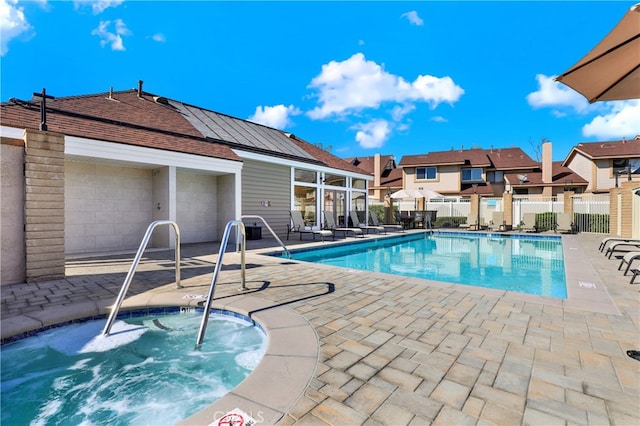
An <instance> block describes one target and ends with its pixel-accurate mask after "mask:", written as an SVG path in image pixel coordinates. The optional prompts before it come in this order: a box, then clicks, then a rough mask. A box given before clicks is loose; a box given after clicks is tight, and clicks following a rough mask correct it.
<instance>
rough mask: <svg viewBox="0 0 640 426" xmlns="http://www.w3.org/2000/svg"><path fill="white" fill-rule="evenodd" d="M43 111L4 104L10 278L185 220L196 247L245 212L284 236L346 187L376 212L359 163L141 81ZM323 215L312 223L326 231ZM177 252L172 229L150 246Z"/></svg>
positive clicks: (133, 241) (350, 200) (131, 245)
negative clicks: (293, 218) (295, 219)
mask: <svg viewBox="0 0 640 426" xmlns="http://www.w3.org/2000/svg"><path fill="white" fill-rule="evenodd" d="M34 95H35V94H34ZM41 106H42V103H41V98H40V100H38V99H34V101H22V100H18V99H11V100H10V101H9V102H5V103H2V105H1V107H0V108H1V110H0V112H1V114H0V136H1V141H2V144H1V146H0V148H1V149H2V176H3V191H2V200H1V201H2V205H3V209H2V235H3V238H2V258H3V267H2V282H3V283H5V282H16V281H19V280H21V279H23V280H24V279H25V277H24V274H25V273H26V279H28V280H29V279H31V280H35V279H38V277H42V276H49V277H51V276H56V275H60V274H62V275H63V274H64V256H65V255H68V254H79V253H92V252H105V251H113V250H123V249H125V250H126V249H135V248H137V247H138V245H139V244H140V241H141V239H142V236H143V235H144V232H145V230H146V228H147V226H148V225H149V224H150V223H151V222H152V221H154V220H159V219H162V220H172V221H175V222H176V223H177V224H178V225H179V227H180V233H181V241H182V242H183V243H190V242H204V241H216V240H219V239H220V238H221V237H222V235H221V234H222V231H223V230H224V227H225V225H226V223H227V222H228V221H230V220H233V219H236V218H239V217H240V216H241V215H259V216H262V217H264V218H265V219H266V220H267V222H268V223H269V225H270V226H271V227H272V228H273V229H274V230H276V232H278V233H280V234H284V233H286V229H287V227H288V224H289V210H291V209H295V208H301V206H303V208H304V209H306V212H308V213H315V211H317V210H319V209H324V208H326V207H327V206H326V205H323V204H321V200H322V199H323V197H324V194H325V191H326V192H327V193H328V192H331V191H334V190H336V189H339V190H340V191H341V192H342V194H343V195H344V198H345V201H346V203H345V207H344V208H345V209H349V208H353V207H355V204H356V203H360V204H361V205H366V202H365V203H364V204H362V203H363V201H366V193H367V185H368V181H369V180H370V179H371V178H370V176H369V175H368V174H367V173H364V172H363V171H362V170H361V169H358V168H357V167H355V166H353V165H352V164H350V163H349V162H346V161H344V160H342V159H340V158H338V157H335V156H333V155H332V154H330V153H328V152H326V151H323V150H321V149H319V148H318V147H316V146H314V145H311V144H309V143H307V142H305V141H303V140H301V139H299V138H297V137H295V136H294V135H291V134H288V133H285V132H282V131H280V130H277V129H273V128H270V127H267V126H263V125H260V124H256V123H252V122H249V121H246V120H241V119H238V118H235V117H231V116H228V115H225V114H221V113H217V112H214V111H210V110H207V109H204V108H200V107H196V106H193V105H189V104H186V103H183V102H179V101H176V100H172V99H168V98H165V97H162V96H157V95H154V94H152V93H148V92H145V91H143V90H142V82H140V83H139V85H138V88H137V89H133V90H126V91H116V92H113V91H109V92H108V93H99V94H93V95H84V96H70V97H59V98H55V99H51V98H48V99H46V108H45V111H46V114H42V109H41ZM23 163H24V164H25V165H24V167H23ZM327 177H332V182H334V184H333V185H329V184H328V183H325V182H327ZM335 177H339V179H336V178H335ZM298 179H299V181H298ZM25 206H26V207H25ZM329 207H333V206H329ZM345 213H346V212H336V215H338V214H340V215H344V214H345ZM320 216H321V215H315V214H311V215H307V219H310V220H312V222H311V223H310V224H311V225H314V226H321V224H320V223H319V220H320ZM251 222H252V223H253V220H251ZM25 240H26V243H25ZM172 245H173V240H172V238H171V232H170V228H159V229H158V232H154V236H153V239H152V242H151V244H150V247H151V246H156V247H169V246H172ZM23 247H26V249H22V248H23ZM24 250H26V253H25V252H24ZM54 257H55V259H54ZM25 259H26V260H25ZM61 259H62V270H60V269H59V267H60V262H61ZM10 264H13V265H14V266H15V265H17V266H16V267H15V268H9V267H8V266H9V265H10ZM25 264H26V265H25ZM47 264H56V265H57V266H56V267H57V268H58V269H57V271H58V272H52V270H51V268H49V267H46V266H42V265H47ZM34 265H40V266H38V267H36V266H34ZM5 266H7V267H5ZM38 268H39V269H38ZM9 269H11V270H15V271H19V270H22V271H23V274H22V275H23V276H22V277H21V276H20V273H19V272H18V273H17V274H13V276H9V275H10V274H9V272H7V271H9ZM24 271H26V272H24Z"/></svg>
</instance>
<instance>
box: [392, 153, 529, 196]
mask: <svg viewBox="0 0 640 426" xmlns="http://www.w3.org/2000/svg"><path fill="white" fill-rule="evenodd" d="M399 166H400V168H401V169H402V174H403V181H404V189H424V188H429V189H432V190H434V191H436V192H439V193H440V194H443V195H450V196H470V195H473V194H478V195H481V196H496V197H500V196H502V194H503V193H504V191H505V185H506V184H505V179H504V176H505V174H507V173H518V174H526V173H530V172H534V171H535V170H536V169H537V168H538V167H539V165H538V163H537V162H535V161H534V160H532V159H531V158H530V157H529V156H528V155H527V154H525V153H524V151H522V150H521V149H520V148H498V149H494V148H491V149H481V148H472V149H466V150H465V149H460V150H454V149H452V150H450V151H438V152H430V153H428V154H421V155H408V156H404V157H402V160H401V161H400V164H399Z"/></svg>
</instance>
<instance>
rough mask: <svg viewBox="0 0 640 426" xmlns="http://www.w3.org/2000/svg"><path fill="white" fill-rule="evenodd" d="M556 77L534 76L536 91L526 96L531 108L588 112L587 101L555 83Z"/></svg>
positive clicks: (573, 91)
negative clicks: (563, 108)
mask: <svg viewBox="0 0 640 426" xmlns="http://www.w3.org/2000/svg"><path fill="white" fill-rule="evenodd" d="M555 77H556V76H546V75H544V74H538V75H536V80H538V90H537V91H535V92H532V93H529V94H528V95H527V102H529V105H531V106H532V107H533V108H543V107H570V108H572V109H574V110H575V111H577V112H581V113H586V112H587V111H589V102H588V101H587V99H586V98H585V97H584V96H582V95H581V94H579V93H578V92H576V91H575V90H573V89H571V88H569V87H567V86H565V85H564V84H562V83H558V82H557V81H555Z"/></svg>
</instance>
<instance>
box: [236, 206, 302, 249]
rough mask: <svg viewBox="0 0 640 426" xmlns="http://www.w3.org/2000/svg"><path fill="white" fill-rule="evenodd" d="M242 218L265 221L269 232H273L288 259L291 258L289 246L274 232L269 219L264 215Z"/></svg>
mask: <svg viewBox="0 0 640 426" xmlns="http://www.w3.org/2000/svg"><path fill="white" fill-rule="evenodd" d="M240 219H260V220H261V221H262V223H264V226H266V227H267V229H268V230H269V232H271V235H273V238H275V239H276V241H277V242H278V244H280V247H282V249H283V250H284V252H285V254H286V255H287V259H291V253H290V252H289V249H288V248H287V246H285V245H284V243H283V242H282V240H281V239H280V238H278V235H276V233H275V232H273V229H271V227H270V226H269V224H268V223H267V221H266V220H264V218H263V217H262V216H258V215H243V216H240ZM236 250H237V249H236Z"/></svg>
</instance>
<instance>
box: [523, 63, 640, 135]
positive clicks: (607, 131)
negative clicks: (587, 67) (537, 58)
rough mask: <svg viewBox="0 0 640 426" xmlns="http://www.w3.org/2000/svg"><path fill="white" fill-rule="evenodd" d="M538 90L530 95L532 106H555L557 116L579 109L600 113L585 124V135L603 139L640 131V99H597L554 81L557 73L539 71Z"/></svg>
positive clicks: (585, 112) (580, 110)
mask: <svg viewBox="0 0 640 426" xmlns="http://www.w3.org/2000/svg"><path fill="white" fill-rule="evenodd" d="M536 79H537V80H538V90H537V91H535V92H532V93H530V94H529V95H527V101H528V102H529V105H531V106H532V107H533V108H543V107H548V108H553V110H552V114H553V115H554V116H555V117H557V118H563V117H566V116H568V115H570V113H571V112H577V113H579V114H581V115H585V114H590V115H593V114H597V115H596V116H595V117H594V118H593V119H591V122H590V123H588V124H585V125H584V126H583V127H582V134H583V136H585V137H595V138H600V139H609V138H616V139H617V138H621V137H623V136H624V137H627V138H632V137H634V136H636V135H638V134H640V101H638V100H633V101H615V102H596V103H594V104H589V102H588V101H587V99H586V98H585V97H584V96H582V95H581V94H579V93H578V92H576V91H575V90H573V89H571V88H569V87H568V86H565V85H564V84H562V83H559V82H557V81H555V76H546V75H544V74H538V75H537V76H536Z"/></svg>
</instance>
